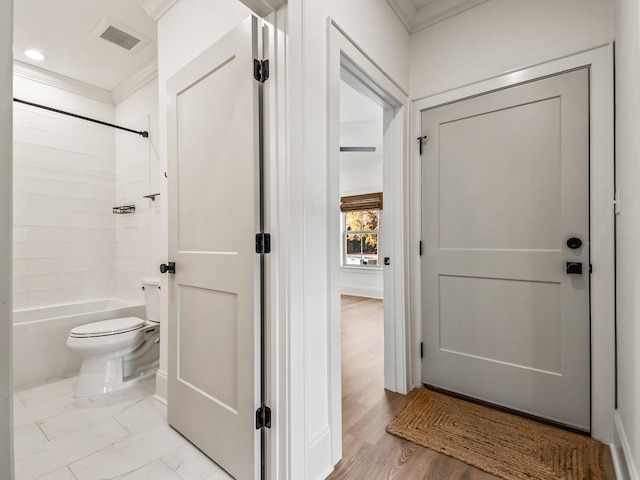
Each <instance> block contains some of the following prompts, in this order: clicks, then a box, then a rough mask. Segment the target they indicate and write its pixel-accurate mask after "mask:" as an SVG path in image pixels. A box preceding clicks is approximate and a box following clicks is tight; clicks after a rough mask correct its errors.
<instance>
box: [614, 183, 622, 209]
mask: <svg viewBox="0 0 640 480" xmlns="http://www.w3.org/2000/svg"><path fill="white" fill-rule="evenodd" d="M613 211H614V213H615V214H616V215H620V212H621V205H620V189H618V188H616V191H615V193H614V195H613Z"/></svg>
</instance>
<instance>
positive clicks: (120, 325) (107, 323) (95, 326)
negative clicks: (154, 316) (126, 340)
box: [69, 317, 146, 338]
mask: <svg viewBox="0 0 640 480" xmlns="http://www.w3.org/2000/svg"><path fill="white" fill-rule="evenodd" d="M145 325H146V322H145V321H144V320H142V319H141V318H137V317H123V318H112V319H110V320H103V321H101V322H93V323H88V324H86V325H80V326H79V327H76V328H74V329H73V330H71V333H70V334H69V336H70V337H72V338H94V337H106V336H111V335H119V334H123V333H128V332H133V331H136V330H140V329H141V328H143V327H144V326H145Z"/></svg>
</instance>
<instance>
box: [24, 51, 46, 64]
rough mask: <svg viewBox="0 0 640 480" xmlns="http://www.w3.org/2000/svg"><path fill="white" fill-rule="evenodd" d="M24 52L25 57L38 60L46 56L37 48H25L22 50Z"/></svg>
mask: <svg viewBox="0 0 640 480" xmlns="http://www.w3.org/2000/svg"><path fill="white" fill-rule="evenodd" d="M24 54H25V55H26V56H27V57H29V58H30V59H31V60H38V61H39V62H40V61H42V60H44V59H45V58H47V57H45V56H44V54H43V53H42V52H39V51H38V50H34V49H33V48H28V49H26V50H25V51H24Z"/></svg>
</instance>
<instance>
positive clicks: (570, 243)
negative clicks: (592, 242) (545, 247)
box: [567, 237, 582, 250]
mask: <svg viewBox="0 0 640 480" xmlns="http://www.w3.org/2000/svg"><path fill="white" fill-rule="evenodd" d="M581 246H582V240H580V239H579V238H578V237H571V238H570V239H569V240H567V247H569V248H570V249H571V250H577V249H578V248H580V247H581Z"/></svg>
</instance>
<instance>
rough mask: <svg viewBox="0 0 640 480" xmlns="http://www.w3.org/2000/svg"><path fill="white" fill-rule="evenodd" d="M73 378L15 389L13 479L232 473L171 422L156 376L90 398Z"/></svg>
mask: <svg viewBox="0 0 640 480" xmlns="http://www.w3.org/2000/svg"><path fill="white" fill-rule="evenodd" d="M75 381H76V379H75V377H74V378H68V379H63V380H57V381H53V382H51V383H48V384H45V385H40V386H37V387H33V388H29V389H25V390H22V391H18V392H16V395H15V396H14V411H15V415H14V420H15V437H14V438H15V459H16V465H15V467H16V468H15V469H16V480H36V479H39V480H112V479H114V480H115V479H118V480H146V479H149V480H233V479H232V477H230V476H229V475H228V474H227V473H226V472H224V471H223V470H222V469H220V467H218V466H217V465H216V464H215V463H214V462H212V461H211V460H209V458H207V457H206V456H205V455H204V454H202V453H201V452H200V451H199V450H198V449H196V448H195V447H194V446H193V445H191V444H190V443H189V442H187V441H186V440H185V439H184V438H183V437H182V436H181V435H180V434H178V433H177V432H176V431H175V430H173V429H172V428H171V427H169V425H168V424H167V421H166V418H167V412H166V407H165V406H164V405H162V404H161V403H160V402H158V401H157V400H155V399H154V398H153V392H154V388H155V380H153V379H152V380H148V381H146V382H143V383H140V384H138V385H136V386H132V387H129V388H127V389H125V390H122V391H120V392H115V393H111V394H107V395H103V396H99V397H94V398H87V399H73V398H71V389H72V388H73V384H74V383H75Z"/></svg>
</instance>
